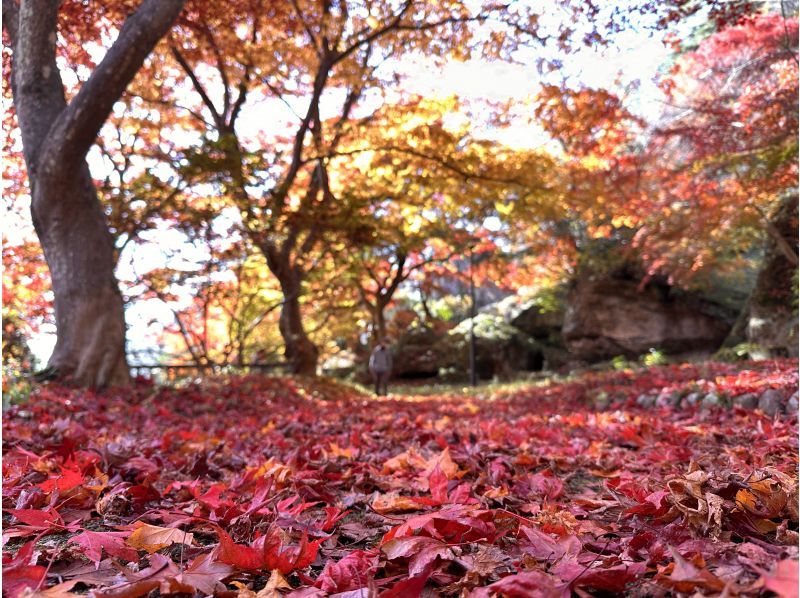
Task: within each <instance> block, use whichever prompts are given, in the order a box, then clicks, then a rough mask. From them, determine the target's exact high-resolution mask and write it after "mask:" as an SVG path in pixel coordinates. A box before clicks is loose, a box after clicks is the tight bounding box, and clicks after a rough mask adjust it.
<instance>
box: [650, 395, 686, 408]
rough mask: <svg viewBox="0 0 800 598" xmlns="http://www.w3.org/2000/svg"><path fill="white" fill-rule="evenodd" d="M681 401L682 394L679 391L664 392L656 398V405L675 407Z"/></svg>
mask: <svg viewBox="0 0 800 598" xmlns="http://www.w3.org/2000/svg"><path fill="white" fill-rule="evenodd" d="M680 403H681V395H680V393H679V392H666V391H664V392H662V393H661V394H659V395H658V398H657V399H656V405H658V406H659V407H670V408H673V409H674V408H675V407H677V406H678V405H680Z"/></svg>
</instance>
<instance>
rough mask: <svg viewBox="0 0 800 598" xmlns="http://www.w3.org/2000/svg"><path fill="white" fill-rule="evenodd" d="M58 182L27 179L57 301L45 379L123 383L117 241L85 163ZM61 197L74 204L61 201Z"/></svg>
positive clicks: (124, 367) (86, 383)
mask: <svg viewBox="0 0 800 598" xmlns="http://www.w3.org/2000/svg"><path fill="white" fill-rule="evenodd" d="M71 179H72V180H65V181H63V183H62V184H59V185H52V184H48V185H44V184H41V183H39V182H38V181H36V180H35V179H34V180H33V181H32V185H31V186H32V189H33V195H32V198H33V201H32V204H31V212H32V215H33V223H34V227H35V229H36V233H37V234H38V236H39V241H40V242H41V244H42V248H43V250H44V255H45V259H46V260H47V265H48V267H49V269H50V276H51V278H52V283H53V294H54V297H55V316H56V329H57V331H58V335H57V340H56V346H55V350H54V351H53V354H52V356H51V357H50V360H49V362H48V364H47V369H46V370H45V375H46V376H48V377H67V376H69V377H72V379H73V380H74V381H75V382H77V383H78V384H81V385H84V386H106V385H120V384H125V383H126V382H127V381H128V366H127V363H126V361H125V315H124V310H123V303H122V296H121V295H120V292H119V289H118V287H117V282H116V280H115V278H114V244H113V239H112V237H111V234H110V233H109V231H108V227H107V225H106V221H105V215H104V214H103V211H102V209H101V208H100V203H99V201H98V200H97V195H96V193H95V188H94V185H93V183H92V179H91V177H90V175H89V168H88V166H86V165H85V164H84V166H83V168H81V169H80V171H79V172H78V173H76V175H75V176H74V177H71ZM63 195H70V196H71V197H72V198H73V199H77V201H72V202H70V203H59V201H58V200H59V198H60V197H62V196H63Z"/></svg>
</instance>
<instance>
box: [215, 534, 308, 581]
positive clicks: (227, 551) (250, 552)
mask: <svg viewBox="0 0 800 598" xmlns="http://www.w3.org/2000/svg"><path fill="white" fill-rule="evenodd" d="M217 534H218V536H219V546H218V547H217V549H216V558H217V559H218V560H219V561H221V562H223V563H227V564H229V565H232V566H233V567H236V568H237V569H242V570H244V571H254V570H258V569H277V570H278V571H280V572H281V573H283V574H284V575H286V574H287V573H290V572H291V571H294V570H295V569H303V568H305V567H308V566H309V565H310V564H311V563H312V562H314V559H316V558H317V552H318V550H319V546H320V544H321V543H322V540H315V541H313V542H309V541H308V538H307V536H306V535H305V534H303V536H302V538H301V539H300V544H299V545H298V546H285V545H284V544H283V541H282V539H281V537H280V534H279V533H278V531H277V530H271V531H270V532H269V533H267V534H266V535H263V536H261V537H260V538H257V539H256V540H255V541H254V542H253V543H252V544H251V545H250V546H247V545H243V544H236V543H235V542H234V541H233V539H232V538H231V537H230V536H229V535H228V534H227V533H226V532H225V531H224V530H222V529H221V528H217Z"/></svg>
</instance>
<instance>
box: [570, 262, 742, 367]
mask: <svg viewBox="0 0 800 598" xmlns="http://www.w3.org/2000/svg"><path fill="white" fill-rule="evenodd" d="M713 312H714V309H713V306H710V305H707V304H706V303H704V302H702V301H701V300H699V299H691V300H689V299H687V297H683V298H681V299H677V298H670V297H668V296H665V292H664V291H663V289H655V288H650V289H645V290H640V289H639V284H638V283H637V282H636V281H634V280H624V279H619V280H618V279H613V278H604V279H592V278H585V279H583V280H581V281H579V282H578V283H577V284H576V285H575V286H574V288H573V289H572V290H571V292H570V293H569V295H568V298H567V306H566V311H565V314H564V326H563V329H562V333H563V337H564V341H565V343H566V346H567V348H568V349H569V350H570V352H571V353H572V354H573V355H575V356H576V358H578V359H585V360H599V359H608V358H611V357H614V356H617V355H625V356H628V357H635V356H638V355H641V354H644V353H646V352H647V351H648V350H649V349H651V348H655V349H659V350H661V351H664V352H665V353H686V352H691V351H713V350H715V349H717V348H718V347H719V346H720V344H721V343H722V341H723V340H724V339H725V337H726V335H727V333H728V331H729V330H730V326H731V323H732V322H731V321H730V320H729V319H728V318H723V317H721V316H720V315H715V314H714V313H713Z"/></svg>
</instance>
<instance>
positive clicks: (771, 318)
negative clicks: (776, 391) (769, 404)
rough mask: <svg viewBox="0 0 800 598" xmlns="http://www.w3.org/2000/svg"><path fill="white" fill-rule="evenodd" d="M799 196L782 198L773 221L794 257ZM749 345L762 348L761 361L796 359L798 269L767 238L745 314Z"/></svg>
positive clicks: (789, 194) (774, 242)
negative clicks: (768, 359) (779, 358)
mask: <svg viewBox="0 0 800 598" xmlns="http://www.w3.org/2000/svg"><path fill="white" fill-rule="evenodd" d="M797 210H798V202H797V195H796V193H788V194H786V195H784V196H783V197H782V198H781V203H780V206H779V209H778V211H777V213H776V214H775V216H774V217H773V220H772V225H773V227H774V230H775V231H776V232H777V233H779V234H780V235H781V236H782V237H783V239H784V241H785V246H788V247H789V248H790V249H791V251H793V252H794V254H795V255H796V254H797V218H798V216H797ZM744 317H745V322H746V333H747V341H748V342H749V343H750V344H753V345H756V346H758V347H759V349H760V350H761V351H763V354H760V355H758V357H762V358H763V357H784V356H788V357H797V349H798V326H797V267H796V266H795V264H794V263H793V262H792V261H791V260H789V259H788V258H787V256H786V254H785V252H784V251H783V250H782V249H781V246H780V245H779V244H778V243H777V242H776V240H775V239H774V238H773V236H772V235H770V236H769V237H768V240H767V246H766V248H765V252H764V261H763V263H762V267H761V271H760V272H759V274H758V278H757V280H756V286H755V288H754V289H753V293H752V295H751V296H750V301H749V304H748V309H747V310H746V312H744Z"/></svg>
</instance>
